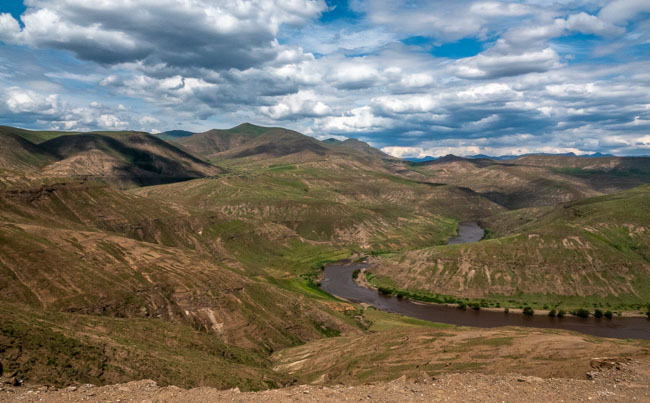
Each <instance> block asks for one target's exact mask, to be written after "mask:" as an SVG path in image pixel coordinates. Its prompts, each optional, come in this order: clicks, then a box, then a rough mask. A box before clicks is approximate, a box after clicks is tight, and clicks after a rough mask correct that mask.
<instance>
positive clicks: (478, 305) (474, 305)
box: [469, 302, 481, 311]
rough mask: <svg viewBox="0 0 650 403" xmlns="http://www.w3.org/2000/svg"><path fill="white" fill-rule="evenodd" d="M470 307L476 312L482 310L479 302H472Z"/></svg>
mask: <svg viewBox="0 0 650 403" xmlns="http://www.w3.org/2000/svg"><path fill="white" fill-rule="evenodd" d="M469 306H470V307H472V309H473V310H475V311H479V310H481V305H480V304H479V303H478V302H472V303H471V304H469Z"/></svg>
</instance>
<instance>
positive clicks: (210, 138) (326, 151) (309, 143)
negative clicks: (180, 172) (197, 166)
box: [174, 123, 394, 163]
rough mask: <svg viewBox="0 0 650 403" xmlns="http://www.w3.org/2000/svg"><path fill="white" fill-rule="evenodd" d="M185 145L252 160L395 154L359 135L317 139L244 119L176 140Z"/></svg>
mask: <svg viewBox="0 0 650 403" xmlns="http://www.w3.org/2000/svg"><path fill="white" fill-rule="evenodd" d="M174 141H176V142H177V143H178V144H180V145H181V146H183V148H184V149H186V150H188V151H189V152H192V153H193V154H195V155H197V156H200V157H201V158H205V159H208V160H232V159H243V158H246V159H248V160H252V161H265V160H268V161H270V160H277V161H275V162H277V163H286V162H305V161H313V160H323V159H325V158H326V156H335V155H337V156H338V157H343V158H352V159H356V158H373V159H376V158H380V159H394V158H393V157H391V156H389V155H387V154H385V153H383V152H381V151H380V150H378V149H376V148H374V147H371V146H370V145H368V144H367V143H364V142H362V141H359V140H356V139H347V140H344V141H340V140H336V139H328V140H325V141H319V140H316V139H315V138H313V137H310V136H305V135H304V134H301V133H298V132H295V131H292V130H287V129H283V128H277V127H261V126H255V125H252V124H250V123H244V124H241V125H239V126H236V127H233V128H231V129H227V130H216V129H215V130H209V131H207V132H204V133H197V134H194V135H192V136H188V137H183V138H180V139H176V140H174Z"/></svg>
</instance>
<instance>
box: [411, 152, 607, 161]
mask: <svg viewBox="0 0 650 403" xmlns="http://www.w3.org/2000/svg"><path fill="white" fill-rule="evenodd" d="M530 155H551V156H553V155H554V156H568V157H576V155H575V154H574V153H565V154H547V153H531V154H520V155H499V156H492V155H486V154H475V155H465V156H463V158H468V159H490V160H495V161H509V160H514V159H517V158H521V157H525V156H530ZM599 157H614V155H612V154H603V153H600V152H596V153H593V154H582V155H580V158H599ZM438 158H440V157H432V156H426V157H423V158H403V159H404V160H405V161H410V162H428V161H434V160H436V159H438Z"/></svg>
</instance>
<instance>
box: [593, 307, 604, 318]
mask: <svg viewBox="0 0 650 403" xmlns="http://www.w3.org/2000/svg"><path fill="white" fill-rule="evenodd" d="M602 317H603V311H601V310H600V309H598V308H596V309H595V310H594V318H602Z"/></svg>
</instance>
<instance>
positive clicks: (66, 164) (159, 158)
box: [39, 132, 224, 185]
mask: <svg viewBox="0 0 650 403" xmlns="http://www.w3.org/2000/svg"><path fill="white" fill-rule="evenodd" d="M39 147H40V148H41V149H44V150H46V151H47V152H49V153H50V154H53V155H56V156H57V157H58V158H59V159H60V160H59V161H57V162H56V163H55V164H53V165H52V166H50V167H48V168H47V169H46V170H45V172H46V173H48V174H51V175H56V176H64V177H65V176H70V177H84V178H98V179H104V180H109V181H115V182H117V183H120V184H124V185H131V184H136V185H142V184H154V183H166V182H175V181H180V180H187V179H192V178H201V177H205V176H210V175H216V174H219V173H223V172H224V170H223V169H221V168H219V167H216V166H214V165H211V164H209V163H206V162H204V161H202V160H200V159H198V158H196V157H194V156H192V155H190V154H188V153H186V152H184V151H182V150H180V149H179V148H177V147H175V146H173V145H171V144H169V143H167V142H165V141H163V140H161V139H159V138H157V137H155V136H153V135H150V134H146V133H137V132H128V133H110V134H99V133H83V134H74V135H65V136H59V137H56V138H54V139H51V140H48V141H45V142H43V143H41V144H40V145H39Z"/></svg>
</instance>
